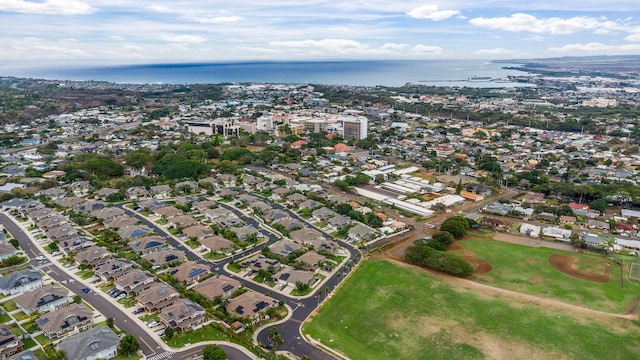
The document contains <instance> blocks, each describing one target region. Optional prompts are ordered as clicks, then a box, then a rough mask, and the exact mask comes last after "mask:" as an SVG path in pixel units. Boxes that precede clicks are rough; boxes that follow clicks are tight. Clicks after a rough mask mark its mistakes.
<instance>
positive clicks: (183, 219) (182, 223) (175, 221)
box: [169, 215, 199, 228]
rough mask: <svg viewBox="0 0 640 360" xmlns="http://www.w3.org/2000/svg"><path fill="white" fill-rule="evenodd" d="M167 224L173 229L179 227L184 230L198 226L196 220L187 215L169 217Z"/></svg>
mask: <svg viewBox="0 0 640 360" xmlns="http://www.w3.org/2000/svg"><path fill="white" fill-rule="evenodd" d="M169 223H171V225H172V226H173V227H181V228H186V227H189V226H193V225H196V224H199V222H198V220H196V219H194V218H193V217H191V216H189V215H177V216H173V217H170V218H169Z"/></svg>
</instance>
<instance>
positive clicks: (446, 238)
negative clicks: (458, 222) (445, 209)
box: [432, 231, 455, 250]
mask: <svg viewBox="0 0 640 360" xmlns="http://www.w3.org/2000/svg"><path fill="white" fill-rule="evenodd" d="M432 239H433V240H435V241H437V242H439V243H441V244H442V245H451V244H453V242H454V241H455V237H454V236H453V234H452V233H450V232H448V231H438V232H436V233H435V234H433V236H432ZM437 250H439V249H437Z"/></svg>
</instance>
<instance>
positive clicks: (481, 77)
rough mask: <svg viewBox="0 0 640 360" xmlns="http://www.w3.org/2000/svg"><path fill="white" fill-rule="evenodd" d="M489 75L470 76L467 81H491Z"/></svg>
mask: <svg viewBox="0 0 640 360" xmlns="http://www.w3.org/2000/svg"><path fill="white" fill-rule="evenodd" d="M491 80H492V78H491V76H472V77H470V78H469V81H491Z"/></svg>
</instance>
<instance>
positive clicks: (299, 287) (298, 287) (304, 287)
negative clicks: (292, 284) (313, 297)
mask: <svg viewBox="0 0 640 360" xmlns="http://www.w3.org/2000/svg"><path fill="white" fill-rule="evenodd" d="M296 290H298V291H299V292H301V293H303V292H305V291H307V290H309V284H307V283H304V282H302V281H296Z"/></svg>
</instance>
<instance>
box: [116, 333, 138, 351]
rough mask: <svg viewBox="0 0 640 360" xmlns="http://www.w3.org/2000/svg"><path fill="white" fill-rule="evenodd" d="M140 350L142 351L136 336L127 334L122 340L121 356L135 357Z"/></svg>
mask: <svg viewBox="0 0 640 360" xmlns="http://www.w3.org/2000/svg"><path fill="white" fill-rule="evenodd" d="M138 349H140V344H138V339H136V337H135V336H133V335H131V334H127V335H125V336H124V337H123V338H122V339H121V340H120V346H119V350H120V353H121V354H124V355H133V354H135V352H136V351H138Z"/></svg>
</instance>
